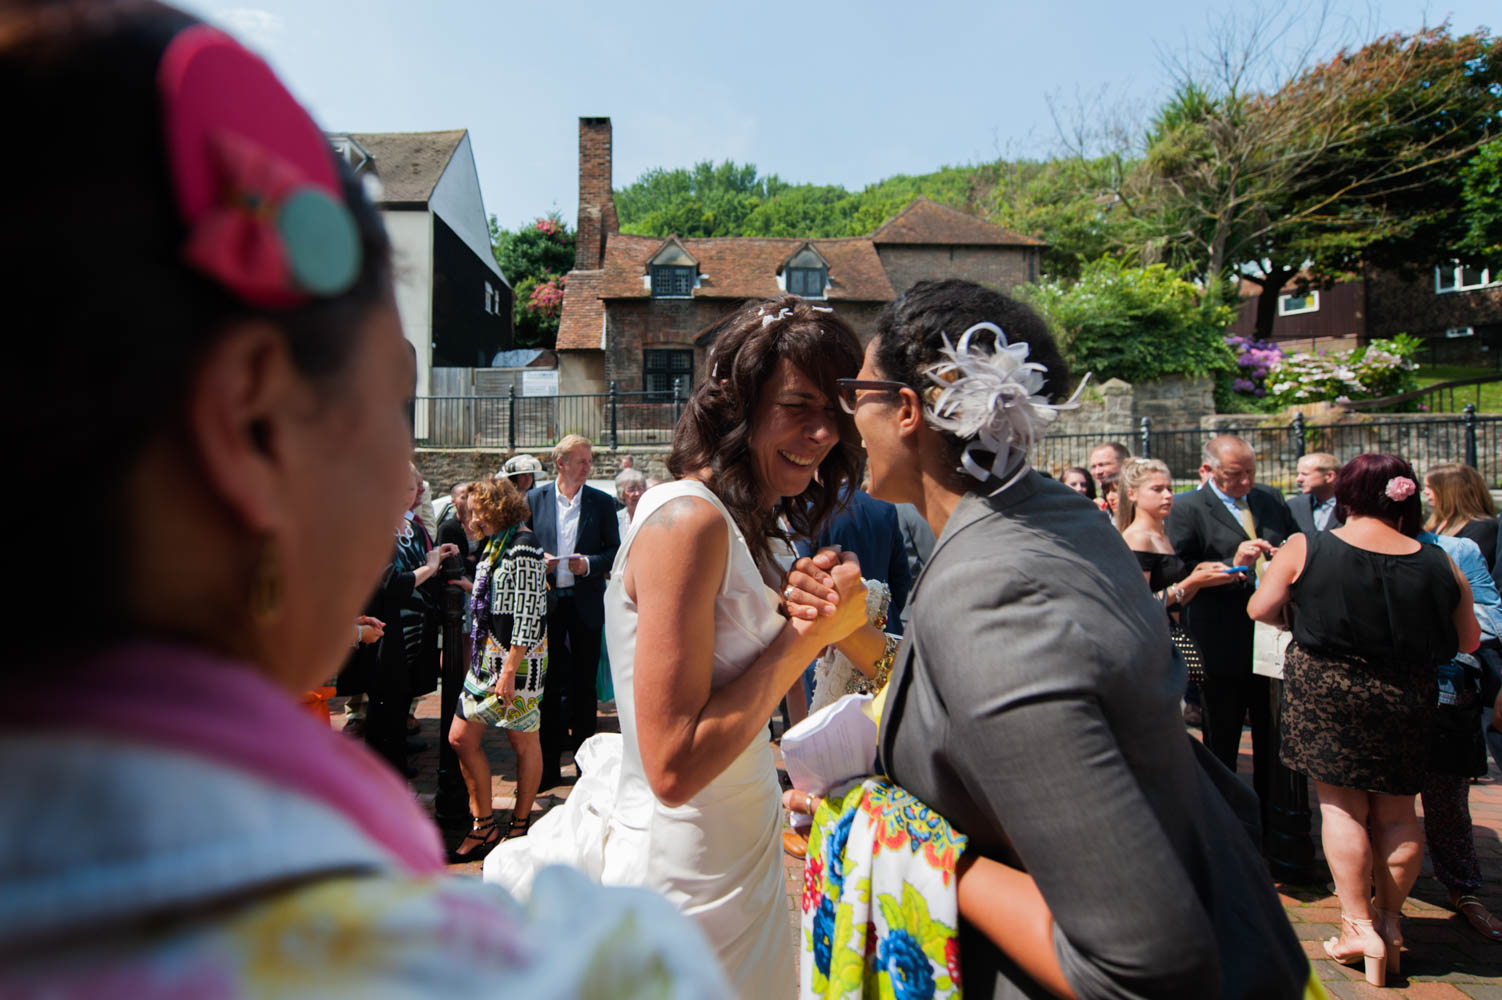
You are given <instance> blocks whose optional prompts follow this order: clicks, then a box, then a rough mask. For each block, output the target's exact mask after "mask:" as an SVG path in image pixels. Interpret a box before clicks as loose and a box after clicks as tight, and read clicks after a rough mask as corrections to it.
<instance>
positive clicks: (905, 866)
mask: <svg viewBox="0 0 1502 1000" xmlns="http://www.w3.org/2000/svg"><path fill="white" fill-rule="evenodd" d="M965 843H966V840H965V836H964V835H963V834H961V833H958V832H956V831H955V830H954V829H953V828H951V827H950V825H949V823H948V822H947V821H945V819H944V818H943V817H942V816H940V815H939V814H938V813H936V812H934V811H933V810H931V809H929V808H928V807H927V806H925V805H924V804H923V803H922V802H919V801H918V800H917V799H915V798H914V797H913V796H912V795H910V794H908V793H907V792H906V791H904V790H903V789H901V788H898V787H896V786H895V785H893V784H891V783H890V782H888V781H887V780H886V779H884V778H867V779H865V781H863V782H859V783H856V784H854V785H849V786H846V787H845V788H844V789H842V790H839V791H837V792H835V793H832V794H831V795H830V796H829V797H828V798H826V799H825V800H824V801H823V802H822V803H821V804H820V805H819V808H818V810H817V811H816V812H815V814H814V829H813V832H812V834H811V835H810V836H809V838H808V860H807V862H806V863H805V865H804V868H803V921H802V928H801V936H802V939H803V961H802V963H801V964H802V969H801V972H800V976H799V980H800V982H799V995H800V996H801V997H802V998H803V1000H811V998H814V997H818V998H835V997H839V998H841V1000H847V998H860V997H875V996H882V997H888V996H896V997H899V998H907V997H925V998H927V997H934V998H944V997H949V998H954V997H958V996H960V952H959V938H958V936H957V928H958V925H959V908H958V903H957V898H956V894H955V865H956V864H958V863H959V860H960V855H961V854H963V853H964V850H965Z"/></svg>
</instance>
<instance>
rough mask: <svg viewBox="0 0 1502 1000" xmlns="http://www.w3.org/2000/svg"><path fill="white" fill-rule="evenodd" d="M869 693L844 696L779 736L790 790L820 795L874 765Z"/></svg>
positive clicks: (865, 772)
mask: <svg viewBox="0 0 1502 1000" xmlns="http://www.w3.org/2000/svg"><path fill="white" fill-rule="evenodd" d="M870 701H871V696H870V695H869V694H847V695H845V696H844V697H843V698H841V699H840V700H838V701H836V702H835V703H833V704H832V705H825V706H824V707H823V708H821V709H819V710H818V711H817V712H814V713H812V714H811V715H809V717H808V718H806V719H804V720H803V721H802V722H800V723H798V724H797V725H796V726H794V727H793V728H791V729H789V730H788V731H787V732H785V733H783V734H782V760H783V763H784V764H786V765H787V769H788V777H789V778H791V779H792V782H793V787H794V788H796V789H798V790H799V791H802V792H811V793H813V794H814V795H823V794H825V793H826V792H828V791H829V789H831V788H834V787H835V786H836V785H840V784H843V783H844V782H846V781H849V780H850V779H851V778H863V777H865V776H866V775H868V774H870V773H871V771H872V769H873V768H875V766H876V723H875V722H874V721H872V719H871V717H870V716H869V715H867V714H866V712H865V710H864V709H865V706H866V705H867V704H868V703H869V702H870Z"/></svg>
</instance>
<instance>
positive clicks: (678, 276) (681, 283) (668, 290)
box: [652, 264, 698, 299]
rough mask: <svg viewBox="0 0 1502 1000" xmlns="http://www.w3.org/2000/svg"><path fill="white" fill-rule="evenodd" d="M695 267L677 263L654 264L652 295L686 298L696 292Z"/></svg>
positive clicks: (659, 297) (660, 297)
mask: <svg viewBox="0 0 1502 1000" xmlns="http://www.w3.org/2000/svg"><path fill="white" fill-rule="evenodd" d="M697 270H698V268H695V267H681V266H679V265H676V264H653V265H652V297H653V298H654V299H686V298H688V297H689V296H691V295H693V294H694V274H695V272H696V271H697Z"/></svg>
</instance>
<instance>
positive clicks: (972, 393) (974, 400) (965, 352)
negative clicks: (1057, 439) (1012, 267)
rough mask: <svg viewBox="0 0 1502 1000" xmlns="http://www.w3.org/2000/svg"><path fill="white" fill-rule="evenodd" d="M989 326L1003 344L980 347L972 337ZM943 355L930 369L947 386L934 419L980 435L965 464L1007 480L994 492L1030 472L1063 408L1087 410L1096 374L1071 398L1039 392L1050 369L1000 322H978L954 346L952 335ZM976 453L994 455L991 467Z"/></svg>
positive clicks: (974, 473)
mask: <svg viewBox="0 0 1502 1000" xmlns="http://www.w3.org/2000/svg"><path fill="white" fill-rule="evenodd" d="M981 330H988V331H990V332H991V333H994V334H995V335H996V347H995V350H993V351H987V350H986V349H985V348H983V347H980V346H978V345H977V346H972V344H971V338H973V337H974V336H975V334H976V333H977V332H979V331H981ZM939 354H940V355H942V356H943V360H942V361H938V362H935V363H934V364H932V365H930V366H929V367H928V368H927V369H926V370H925V372H924V374H926V375H927V376H928V377H929V378H930V379H932V380H933V382H934V385H936V386H938V387H939V388H940V390H941V391H940V392H939V394H938V395H937V396H936V397H935V398H934V400H933V402H932V403H931V404H930V409H931V413H932V422H933V424H934V426H936V427H939V428H940V429H942V430H947V431H950V432H951V433H953V434H956V435H958V436H960V437H962V438H973V440H971V441H970V443H969V444H967V445H965V450H964V453H963V454H962V455H961V456H960V469H961V471H963V472H965V473H966V474H967V475H969V476H971V477H972V478H974V479H976V480H978V481H979V482H983V483H984V482H987V481H988V480H990V479H992V478H993V477H994V478H1001V479H1003V480H1004V481H1003V482H1002V484H1001V485H1000V486H998V487H997V488H996V490H995V491H993V495H994V494H995V493H999V492H1001V491H1002V490H1004V489H1006V488H1007V487H1008V486H1011V485H1012V484H1013V483H1015V482H1016V481H1017V480H1018V479H1020V478H1022V474H1023V473H1024V472H1026V471H1027V468H1028V464H1027V453H1028V449H1030V448H1031V447H1032V446H1033V445H1034V444H1036V443H1037V442H1038V441H1040V440H1042V438H1043V436H1044V434H1045V433H1046V432H1047V428H1048V425H1049V424H1051V423H1053V422H1054V421H1055V420H1057V419H1058V417H1059V414H1060V413H1061V412H1062V411H1064V410H1073V409H1078V408H1079V405H1080V403H1079V397H1080V393H1081V392H1083V391H1084V388H1085V383H1086V382H1088V381H1089V380H1090V376H1089V375H1088V374H1087V375H1086V376H1085V377H1084V378H1083V379H1081V380H1080V384H1079V388H1077V389H1075V391H1074V395H1073V396H1071V397H1070V398H1069V400H1068V401H1067V402H1064V403H1050V402H1049V401H1048V400H1047V399H1045V398H1043V396H1041V395H1039V393H1041V392H1042V391H1043V383H1044V381H1045V378H1046V376H1047V374H1048V369H1047V368H1046V367H1045V366H1043V365H1041V364H1039V363H1038V362H1036V361H1029V360H1027V355H1028V345H1027V344H1011V343H1008V342H1007V335H1006V334H1005V333H1004V332H1003V331H1002V329H1001V327H999V326H997V325H996V324H995V323H977V324H975V325H974V326H972V327H971V328H970V329H968V330H966V331H965V332H964V333H963V334H962V335H961V336H960V342H959V343H958V344H951V343H950V342H949V337H948V335H945V336H944V346H943V348H941V349H940V351H939ZM976 452H990V453H991V454H992V455H993V456H994V457H993V458H992V460H991V465H990V467H989V468H987V467H986V466H984V465H982V464H981V463H980V462H979V461H978V460H977V458H976V455H975V453H976Z"/></svg>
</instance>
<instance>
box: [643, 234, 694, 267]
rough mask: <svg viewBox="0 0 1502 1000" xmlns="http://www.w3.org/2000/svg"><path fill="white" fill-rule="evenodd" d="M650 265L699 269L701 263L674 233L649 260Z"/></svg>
mask: <svg viewBox="0 0 1502 1000" xmlns="http://www.w3.org/2000/svg"><path fill="white" fill-rule="evenodd" d="M647 263H648V264H662V265H666V266H670V267H698V266H699V261H698V260H697V259H696V258H695V257H694V255H693V254H691V253H689V252H688V250H686V249H685V248H684V246H683V241H682V240H680V239H679V238H678V234H677V233H674V234H673V235H672V236H669V237H668V238H667V239H665V240H663V241H662V246H661V247H659V248H658V249H657V252H656V253H654V254H653V255H652V256H651V257H649V258H647Z"/></svg>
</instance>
